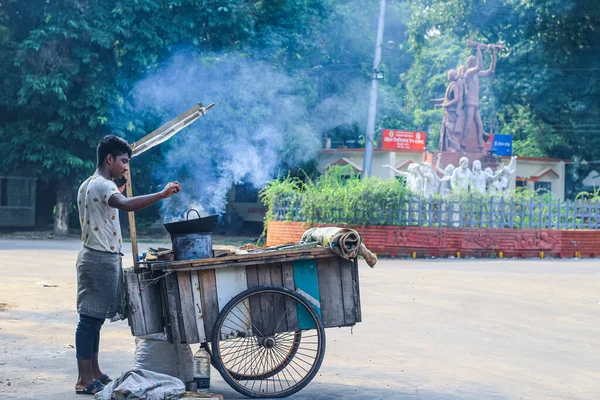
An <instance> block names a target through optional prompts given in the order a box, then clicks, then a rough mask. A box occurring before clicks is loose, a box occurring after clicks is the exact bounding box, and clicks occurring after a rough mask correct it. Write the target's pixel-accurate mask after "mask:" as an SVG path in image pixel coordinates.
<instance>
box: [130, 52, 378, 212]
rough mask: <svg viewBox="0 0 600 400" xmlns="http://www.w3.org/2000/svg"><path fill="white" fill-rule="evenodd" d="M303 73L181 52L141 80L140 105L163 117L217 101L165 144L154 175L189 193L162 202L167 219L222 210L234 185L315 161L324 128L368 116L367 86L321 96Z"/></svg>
mask: <svg viewBox="0 0 600 400" xmlns="http://www.w3.org/2000/svg"><path fill="white" fill-rule="evenodd" d="M303 72H306V71H297V73H296V74H294V75H290V74H286V73H284V72H281V71H279V70H278V69H277V68H276V67H274V66H273V65H271V64H269V63H266V62H263V61H253V60H251V59H248V58H246V57H243V56H242V55H229V56H225V57H218V56H215V55H210V56H207V55H198V54H191V53H186V52H181V53H178V54H177V55H176V56H174V57H172V58H171V59H170V60H169V62H168V63H166V64H164V65H163V66H162V67H161V68H160V69H158V70H157V71H156V72H154V73H152V74H149V75H148V76H147V77H146V79H144V80H142V81H140V82H139V83H138V84H137V85H136V87H135V89H134V92H133V94H134V100H135V104H136V108H137V109H138V110H139V111H140V112H147V111H148V110H153V111H155V112H158V113H159V114H160V115H161V116H162V117H163V121H162V122H165V121H167V120H169V119H170V118H173V116H175V115H178V114H180V113H181V112H183V111H185V110H186V109H188V108H189V107H191V106H192V105H193V104H196V103H198V102H202V103H204V104H209V103H215V104H216V106H215V107H214V108H213V109H211V110H210V113H209V114H207V115H206V116H205V117H204V118H202V119H201V120H199V121H197V122H195V123H194V124H192V125H191V126H189V127H187V128H186V129H185V130H183V131H181V132H180V133H179V134H177V135H175V137H174V138H173V139H171V140H170V141H169V142H167V143H165V144H163V145H161V154H162V157H163V164H162V167H161V169H160V170H157V171H155V178H156V179H157V180H158V181H160V183H166V182H168V181H170V180H174V179H175V180H178V181H180V182H181V184H182V192H181V193H180V194H179V195H178V196H173V197H172V198H170V199H168V200H167V201H165V202H164V205H163V206H162V210H161V213H162V215H163V219H164V220H165V221H171V220H174V219H180V218H181V212H182V211H183V210H184V209H187V208H190V207H192V208H199V209H202V210H204V212H205V213H221V212H223V211H224V210H225V205H226V195H227V192H228V190H229V189H230V188H231V186H232V185H233V184H238V183H250V184H252V185H253V186H255V187H257V188H260V187H262V186H264V185H265V184H266V183H267V181H268V180H270V179H272V178H273V177H274V176H276V175H277V173H278V171H281V170H282V168H294V167H298V166H300V165H302V163H304V162H307V161H309V160H311V159H313V158H315V156H316V153H317V151H318V150H319V149H320V148H321V134H322V132H324V131H326V130H327V129H331V128H334V127H336V126H338V125H340V124H347V123H354V122H357V121H361V120H364V114H365V113H364V111H363V110H364V109H365V108H364V106H363V105H362V104H361V101H357V99H360V98H361V97H364V95H363V96H360V94H361V92H362V93H363V94H364V93H366V86H365V85H366V83H363V82H361V81H357V82H356V83H355V84H354V83H352V84H349V85H348V88H349V89H348V92H347V96H346V95H345V96H343V97H342V96H333V97H328V98H325V99H321V100H320V101H314V98H315V97H314V94H310V93H305V92H304V91H303V90H302V89H303V85H302V82H301V78H300V76H303V77H304V78H303V79H305V76H306V74H304V73H303ZM363 90H364V91H363ZM311 99H312V100H313V101H311Z"/></svg>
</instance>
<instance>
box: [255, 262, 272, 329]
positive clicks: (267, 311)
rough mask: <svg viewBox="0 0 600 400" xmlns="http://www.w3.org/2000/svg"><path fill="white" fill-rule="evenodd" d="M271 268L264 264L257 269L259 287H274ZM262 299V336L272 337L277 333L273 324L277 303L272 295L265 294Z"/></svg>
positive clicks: (269, 265)
mask: <svg viewBox="0 0 600 400" xmlns="http://www.w3.org/2000/svg"><path fill="white" fill-rule="evenodd" d="M271 266H272V264H263V265H259V266H258V267H257V271H258V284H259V286H272V283H271V282H272V281H271ZM259 298H260V315H261V320H262V322H261V324H260V326H259V327H260V331H261V332H262V335H266V336H268V335H272V334H274V333H275V331H274V330H273V329H274V328H275V326H274V324H273V316H274V315H275V314H274V312H275V302H274V298H273V295H272V294H269V293H263V294H261V295H260V296H259Z"/></svg>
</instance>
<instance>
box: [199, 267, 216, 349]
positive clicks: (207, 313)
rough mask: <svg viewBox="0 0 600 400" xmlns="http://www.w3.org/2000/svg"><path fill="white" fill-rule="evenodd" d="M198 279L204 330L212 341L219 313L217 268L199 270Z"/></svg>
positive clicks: (207, 337)
mask: <svg viewBox="0 0 600 400" xmlns="http://www.w3.org/2000/svg"><path fill="white" fill-rule="evenodd" d="M198 279H199V281H200V293H201V295H202V310H203V311H204V332H206V339H207V340H208V341H210V340H212V333H213V328H214V326H215V322H216V321H217V317H218V315H219V300H218V298H217V283H216V279H215V270H214V269H207V270H202V271H199V273H198Z"/></svg>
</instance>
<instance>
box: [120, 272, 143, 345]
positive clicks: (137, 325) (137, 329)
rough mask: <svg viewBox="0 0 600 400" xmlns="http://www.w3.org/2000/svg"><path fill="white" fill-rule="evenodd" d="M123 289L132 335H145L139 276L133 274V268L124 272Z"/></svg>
mask: <svg viewBox="0 0 600 400" xmlns="http://www.w3.org/2000/svg"><path fill="white" fill-rule="evenodd" d="M123 275H124V277H125V287H126V289H127V307H128V308H129V315H128V316H127V320H128V322H129V326H130V327H131V333H132V334H133V335H147V334H148V333H147V331H146V320H145V318H144V306H143V305H142V294H141V290H140V286H139V280H138V279H139V275H138V274H136V273H134V272H133V268H131V269H126V270H125V271H124V274H123Z"/></svg>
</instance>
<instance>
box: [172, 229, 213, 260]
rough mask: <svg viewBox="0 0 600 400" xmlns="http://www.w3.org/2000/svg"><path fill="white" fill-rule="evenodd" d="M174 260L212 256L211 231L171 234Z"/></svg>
mask: <svg viewBox="0 0 600 400" xmlns="http://www.w3.org/2000/svg"><path fill="white" fill-rule="evenodd" d="M171 241H172V242H173V254H174V255H175V261H181V260H197V259H199V258H208V257H212V256H213V255H212V234H211V233H180V234H175V235H171Z"/></svg>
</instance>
